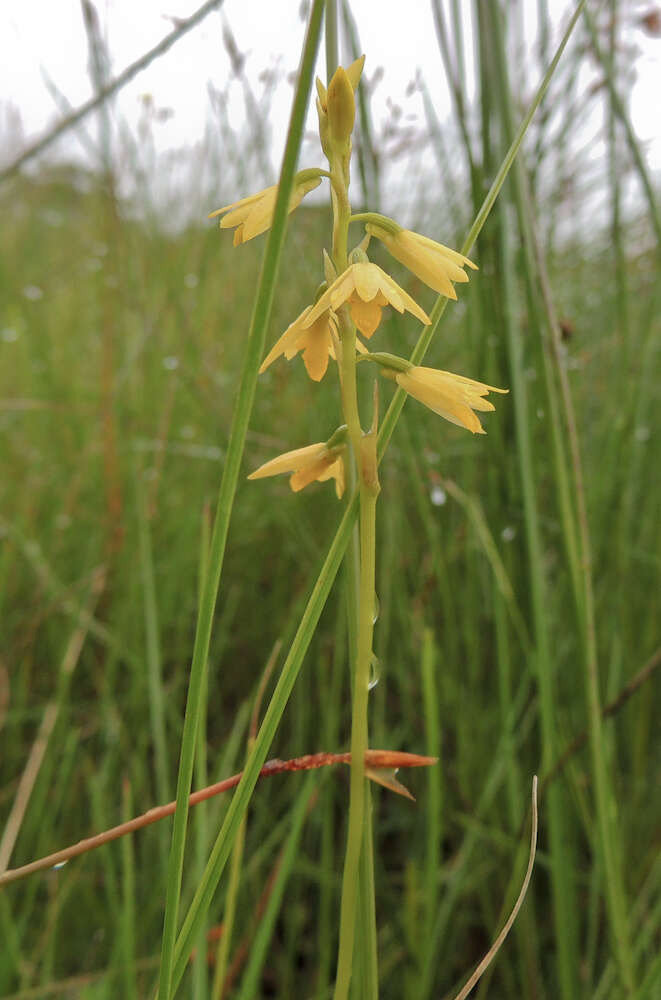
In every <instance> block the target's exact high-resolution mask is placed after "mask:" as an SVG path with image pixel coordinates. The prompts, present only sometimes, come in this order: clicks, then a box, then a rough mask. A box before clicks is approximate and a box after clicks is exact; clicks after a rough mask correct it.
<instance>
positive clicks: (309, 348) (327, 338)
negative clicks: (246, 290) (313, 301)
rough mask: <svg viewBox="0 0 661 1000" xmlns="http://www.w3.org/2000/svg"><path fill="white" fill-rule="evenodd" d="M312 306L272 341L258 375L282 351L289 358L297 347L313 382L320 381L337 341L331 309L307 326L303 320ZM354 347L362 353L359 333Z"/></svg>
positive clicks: (364, 350)
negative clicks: (273, 342)
mask: <svg viewBox="0 0 661 1000" xmlns="http://www.w3.org/2000/svg"><path fill="white" fill-rule="evenodd" d="M313 308H314V307H313V306H306V307H305V309H304V310H303V312H302V313H301V315H300V316H299V317H298V318H297V319H295V320H294V322H293V323H291V324H290V325H289V326H288V327H287V329H286V330H285V332H284V333H283V335H282V336H281V337H280V338H279V340H277V341H276V342H275V344H274V345H273V347H272V348H271V350H270V351H269V353H268V354H267V355H266V357H265V358H264V360H263V361H262V366H261V368H260V369H259V374H260V375H261V374H262V372H265V371H266V369H267V368H268V367H269V365H272V364H273V362H274V361H275V360H276V358H279V357H280V355H282V354H284V356H285V357H286V359H287V361H291V359H292V358H293V357H295V356H296V355H297V354H298V352H299V351H302V352H303V363H304V365H305V369H306V371H307V373H308V375H309V376H310V378H311V379H312V380H313V381H314V382H321V380H322V378H323V377H324V375H325V374H326V371H327V369H328V359H329V358H332V359H333V360H334V361H336V360H337V359H336V357H335V344H336V343H337V341H338V330H337V317H336V315H335V313H334V312H332V310H330V309H326V310H325V311H324V312H323V313H322V314H321V316H320V317H319V318H318V319H316V320H315V321H314V323H313V324H312V326H309V327H306V326H305V321H306V320H307V317H308V316H309V314H310V312H311V311H312V309H313ZM356 350H357V351H359V352H360V353H361V354H365V353H366V351H367V348H366V347H365V345H364V344H363V343H362V341H361V340H360V338H359V337H356Z"/></svg>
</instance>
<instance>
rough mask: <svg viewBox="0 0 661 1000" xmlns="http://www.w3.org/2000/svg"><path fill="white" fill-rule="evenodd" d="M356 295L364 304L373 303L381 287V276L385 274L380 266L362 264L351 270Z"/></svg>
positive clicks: (367, 263) (353, 265)
mask: <svg viewBox="0 0 661 1000" xmlns="http://www.w3.org/2000/svg"><path fill="white" fill-rule="evenodd" d="M349 270H350V271H351V278H352V281H353V286H354V288H355V289H356V293H357V294H358V295H359V296H360V298H361V299H362V300H363V302H371V301H372V299H373V298H374V296H375V295H376V293H377V292H378V291H379V288H380V287H381V283H382V282H381V275H382V274H383V273H384V272H383V271H381V268H380V267H379V266H378V264H371V263H369V262H360V263H358V264H352V265H351V267H350V268H349Z"/></svg>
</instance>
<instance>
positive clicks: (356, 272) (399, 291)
mask: <svg viewBox="0 0 661 1000" xmlns="http://www.w3.org/2000/svg"><path fill="white" fill-rule="evenodd" d="M363 256H365V255H364V254H363ZM345 302H346V303H347V304H348V306H349V310H350V312H351V318H352V320H353V321H354V323H355V324H356V326H357V327H358V329H359V330H360V332H361V333H362V334H364V335H365V336H366V337H368V338H369V337H371V336H372V334H373V333H374V331H375V330H376V328H377V327H378V325H379V323H380V322H381V309H382V308H383V306H387V305H391V306H392V307H393V308H394V309H396V310H397V312H400V313H403V312H404V310H405V309H408V311H409V312H410V313H413V315H414V316H416V317H417V318H418V319H419V320H420V321H421V322H422V323H424V324H425V325H427V326H428V325H429V324H430V323H431V320H430V319H429V316H428V315H427V313H426V312H425V311H424V309H422V308H421V307H420V306H419V305H418V303H417V302H415V301H414V300H413V299H412V298H411V296H410V295H407V293H406V292H405V291H404V289H403V288H400V287H399V285H398V284H397V282H396V281H394V280H393V278H391V277H390V275H389V274H386V272H385V271H383V270H382V269H381V268H380V267H379V266H378V264H372V263H371V262H370V261H368V260H367V259H366V258H365V260H359V261H357V262H356V263H353V264H350V265H349V267H348V268H347V269H346V271H343V272H342V274H341V275H340V276H339V277H338V278H336V279H335V281H334V282H333V284H332V285H331V286H330V288H329V289H328V290H327V291H325V292H324V294H323V295H322V296H321V298H320V299H319V301H318V302H317V303H316V305H314V306H313V307H312V310H311V311H310V312H309V313H308V315H307V318H306V319H305V320H304V322H303V326H304V327H309V326H312V324H313V323H315V322H316V320H317V319H319V317H320V316H321V314H322V313H323V312H325V311H326V310H327V309H332V310H333V311H334V312H337V310H338V309H339V308H340V306H342V305H344V303H345Z"/></svg>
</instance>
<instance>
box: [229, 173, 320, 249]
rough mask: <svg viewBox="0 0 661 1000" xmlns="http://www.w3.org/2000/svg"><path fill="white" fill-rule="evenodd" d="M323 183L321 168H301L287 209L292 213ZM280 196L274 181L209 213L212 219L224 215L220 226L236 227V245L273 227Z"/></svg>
mask: <svg viewBox="0 0 661 1000" xmlns="http://www.w3.org/2000/svg"><path fill="white" fill-rule="evenodd" d="M320 184H321V175H320V173H319V171H318V170H316V169H314V168H313V169H311V170H301V171H300V172H299V173H298V174H297V175H296V178H295V180H294V188H293V190H292V193H291V196H290V198H289V206H288V208H287V212H289V213H291V212H293V211H294V209H296V208H298V206H299V205H300V203H301V202H302V200H303V198H304V197H305V195H306V194H307V193H308V192H309V191H312V190H314V188H316V187H319V185H320ZM277 196H278V185H277V184H273V185H272V186H271V187H268V188H264V190H263V191H258V192H257V193H256V194H251V195H248V197H247V198H241V199H240V201H235V202H232V204H231V205H224V206H223V208H217V209H216V210H215V212H210V213H209V218H210V219H215V218H216V217H217V216H219V215H222V216H223V218H222V219H221V220H220V228H221V229H236V232H235V233H234V246H235V247H236V246H239V244H240V243H247V242H248V240H252V239H253V238H254V237H255V236H260V235H261V234H262V233H264V232H266V230H267V229H270V227H271V223H272V222H273V212H274V211H275V202H276V198H277Z"/></svg>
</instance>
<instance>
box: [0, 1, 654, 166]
mask: <svg viewBox="0 0 661 1000" xmlns="http://www.w3.org/2000/svg"><path fill="white" fill-rule="evenodd" d="M523 2H524V7H523V9H524V11H525V14H526V25H527V29H526V36H529V43H530V46H531V51H530V53H528V54H527V55H528V57H529V58H528V59H527V61H528V62H529V63H530V64H532V66H533V69H532V72H531V74H530V78H529V85H530V86H531V87H532V85H533V83H535V84H536V82H537V80H538V78H539V75H540V74H539V69H538V64H537V62H536V60H535V58H534V53H533V52H532V46H533V44H534V37H535V11H536V8H537V3H536V0H523ZM96 3H97V9H98V12H99V16H100V19H101V25H102V29H103V32H104V34H105V37H106V40H107V42H108V45H109V50H110V53H111V56H112V73H113V75H116V74H117V73H118V72H120V71H121V70H122V69H124V67H126V66H127V65H128V64H129V63H130V62H132V61H133V60H134V59H136V58H137V57H138V56H140V55H142V53H143V52H145V51H146V50H147V49H149V48H150V47H152V46H153V45H154V44H155V43H156V42H158V41H159V40H160V39H161V38H162V37H163V36H164V35H165V34H167V33H168V32H169V31H170V30H171V21H170V20H169V18H172V17H175V18H176V17H186V16H189V15H190V14H191V13H193V11H194V10H196V9H197V7H198V6H200V4H201V0H96ZM3 6H4V7H5V9H4V10H3V11H2V15H1V18H0V162H6V161H7V160H8V159H10V158H11V157H13V156H14V155H16V153H17V152H19V151H20V146H21V145H22V143H23V142H26V141H28V140H30V139H34V138H36V137H37V136H38V135H40V134H41V133H42V132H43V131H44V130H45V129H47V127H48V126H49V125H51V124H52V123H53V122H54V121H56V120H57V118H58V117H59V112H58V111H57V109H56V108H55V105H54V102H53V98H52V97H51V95H49V93H48V91H47V88H46V86H45V83H44V78H43V76H42V72H44V71H45V73H46V74H47V75H48V77H49V78H50V79H51V80H52V81H53V83H54V84H55V85H56V87H57V88H58V90H59V91H60V92H61V93H62V94H63V95H64V97H65V98H66V99H67V100H68V101H69V103H70V104H71V105H73V106H77V105H79V104H81V103H82V102H83V101H84V100H86V99H87V98H88V97H89V96H90V93H91V84H90V80H89V76H88V72H87V64H88V53H87V41H86V36H85V31H84V27H83V22H82V15H81V7H80V2H79V0H21V2H20V3H11V4H9V3H8V2H7V0H5V3H4V5H3ZM472 6H473V5H472V4H469V3H468V2H467V0H466V10H467V16H468V12H470V11H471V10H472ZM299 8H300V3H299V0H280V2H277V0H225V3H224V4H223V6H222V8H221V12H220V13H218V12H215V13H212V14H211V15H209V16H208V17H207V19H206V20H205V21H204V22H203V23H202V24H201V25H198V26H197V27H196V28H194V29H193V30H192V31H191V32H190V33H189V34H188V35H187V36H185V37H184V38H183V39H182V40H181V41H179V42H177V43H176V44H175V46H174V47H173V48H172V49H171V50H170V51H169V52H168V53H167V54H166V55H165V56H164V57H162V58H160V59H158V60H157V61H156V62H154V63H153V64H152V65H151V66H150V67H149V68H148V69H147V70H146V71H145V72H143V73H141V74H140V75H139V76H138V77H136V79H135V80H134V81H133V82H132V83H131V84H129V85H128V86H127V87H126V88H125V89H124V90H123V91H122V92H121V94H120V96H119V98H118V102H117V108H118V111H119V112H120V114H121V117H122V118H123V119H124V120H125V121H127V122H128V123H129V125H130V126H131V128H132V130H136V129H137V122H138V119H139V117H140V110H141V101H140V96H141V95H142V94H145V93H151V94H152V95H153V96H154V100H155V102H156V106H157V107H166V108H169V109H172V112H173V115H172V117H170V118H169V119H168V120H167V121H165V122H163V123H159V124H156V125H155V126H154V131H155V141H156V146H157V149H158V150H159V151H163V150H167V149H173V148H181V147H182V146H188V145H192V144H194V143H196V142H199V140H200V138H201V136H202V134H203V130H204V127H205V123H207V122H208V115H209V102H208V96H207V84H208V82H209V81H211V82H212V83H213V84H214V86H215V87H217V88H222V87H224V86H225V84H226V82H227V80H228V79H229V78H230V76H231V67H230V61H229V57H228V55H227V53H226V51H225V48H224V46H223V43H222V35H221V32H222V18H223V17H224V18H226V19H227V22H228V24H229V25H230V27H231V30H232V32H233V33H234V36H235V38H236V41H237V44H238V47H239V49H240V51H242V52H244V53H246V54H247V62H246V73H247V76H248V78H249V79H250V81H251V84H252V85H253V86H254V88H255V90H256V91H257V92H259V91H260V89H261V84H260V83H259V80H258V77H259V74H260V72H261V71H262V70H264V69H267V68H269V67H272V66H274V65H275V64H276V63H277V64H278V65H279V66H280V68H281V70H282V71H283V79H282V81H281V82H280V84H279V86H278V88H277V91H276V94H275V97H274V101H273V106H272V110H271V113H270V114H269V125H270V128H271V133H272V139H273V155H274V157H275V159H276V162H277V160H278V159H279V156H280V153H281V149H282V145H283V142H284V132H285V128H286V123H287V119H288V113H289V106H290V100H291V93H292V87H291V84H290V83H289V82H288V81H287V75H288V74H289V73H291V72H292V71H294V70H295V69H296V67H297V65H298V59H299V53H300V48H301V43H302V38H303V33H304V24H303V23H302V21H301V19H300V15H299ZM550 8H551V11H552V16H553V20H554V34H553V38H552V46H553V47H555V45H556V43H557V41H558V39H559V36H560V30H561V27H562V26H563V25H564V24H565V23H566V19H567V16H568V13H569V12H570V11H571V10H572V9H573V3H572V2H571V0H550ZM648 8H649V4H647V3H642V0H641V2H640V3H637V2H635V0H634V2H633V3H632V4H631V5H630V6H629V8H628V13H627V15H626V18H627V20H626V22H625V23H624V25H623V28H624V31H625V34H626V38H627V41H633V42H634V43H635V45H636V46H637V47H638V50H639V55H638V57H637V59H636V62H635V67H636V73H637V79H636V82H635V83H634V85H633V87H632V90H631V94H630V106H631V115H632V120H633V123H634V127H635V129H636V131H637V134H638V136H639V138H640V139H642V140H643V142H645V143H646V150H647V156H648V162H649V163H650V165H651V166H652V168H653V169H658V168H659V167H660V166H661V137H660V135H659V97H660V90H661V86H660V81H661V72H660V69H661V59H660V56H661V39H654V38H650V37H648V36H647V35H646V34H645V33H644V32H643V31H642V30H640V29H639V28H638V26H637V23H635V21H636V17H637V15H638V14H639V13H640V12H642V11H644V10H645V11H646V10H647V9H648ZM352 9H353V12H354V17H355V20H356V22H357V25H358V30H359V33H360V36H361V43H362V48H363V50H364V51H365V52H366V54H367V63H366V70H365V73H366V76H367V77H368V78H371V77H372V75H373V74H374V72H375V70H376V69H377V67H383V79H382V80H381V82H380V83H379V86H378V87H377V88H376V90H375V92H374V96H373V99H372V112H373V115H374V117H375V120H376V121H377V122H384V121H385V120H386V119H387V117H388V114H389V112H388V107H387V100H388V99H392V100H393V101H394V102H396V103H397V104H399V105H401V106H402V109H403V114H404V116H406V115H407V114H408V115H411V116H412V119H411V120H415V121H417V122H418V123H419V124H420V125H421V126H422V124H423V122H424V119H423V115H422V107H421V102H420V96H419V94H413V95H409V96H408V97H407V96H406V88H407V85H408V84H409V82H410V81H411V80H412V79H413V78H414V77H415V74H416V70H417V69H420V71H421V73H422V75H423V76H424V79H425V83H426V85H427V87H428V89H429V92H430V94H431V95H432V99H433V101H434V104H435V107H436V113H437V115H438V117H439V119H440V120H441V121H443V120H444V119H446V118H447V117H448V115H449V113H450V104H449V99H448V95H447V85H446V82H445V79H444V75H443V70H442V65H441V61H440V58H439V55H438V49H437V43H436V37H435V33H434V27H433V21H432V15H431V8H430V3H429V2H428V0H407V2H405V3H402V2H401V0H353V3H352ZM377 12H378V13H377ZM466 30H467V33H468V37H470V36H469V32H470V28H469V27H467V29H466ZM341 55H342V54H341ZM343 61H344V62H347V61H348V60H347V58H346V54H345V58H343ZM512 70H513V72H516V66H514V67H512ZM319 73H320V75H322V76H323V75H324V68H323V43H322V53H321V55H320V63H319ZM230 96H231V101H230V105H229V113H230V119H231V121H232V124H233V125H235V126H236V127H240V126H241V119H242V118H243V116H244V114H245V112H244V104H243V98H242V90H241V86H240V84H239V83H238V82H236V81H235V83H234V84H232V89H231V90H230ZM527 96H529V95H527ZM10 107H11V108H12V109H14V110H17V111H18V113H19V115H20V121H21V125H22V133H23V134H22V138H20V137H18V136H17V135H16V134H15V130H14V129H12V127H11V123H10V119H11V114H10V113H9V108H10ZM15 117H16V116H15V115H14V118H15ZM310 122H311V126H313V119H310ZM88 125H89V123H88ZM280 134H281V135H282V139H280V138H279V136H280ZM67 142H68V144H69V145H68V146H65V147H62V146H60V151H61V150H62V149H63V148H64V150H65V151H69V150H71V149H74V148H75V149H77V150H79V147H78V145H77V143H76V142H75V140H73V139H72V138H69V139H68V140H67ZM301 165H302V166H306V165H308V163H302V164H301ZM272 179H274V178H272Z"/></svg>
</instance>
